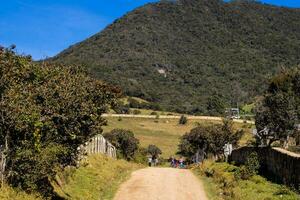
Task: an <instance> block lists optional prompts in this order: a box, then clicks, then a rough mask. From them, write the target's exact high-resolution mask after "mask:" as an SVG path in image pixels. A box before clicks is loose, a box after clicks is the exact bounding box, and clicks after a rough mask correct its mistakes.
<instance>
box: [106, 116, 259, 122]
mask: <svg viewBox="0 0 300 200" xmlns="http://www.w3.org/2000/svg"><path fill="white" fill-rule="evenodd" d="M102 116H103V117H123V118H148V119H155V118H156V115H132V114H102ZM180 117H181V116H180V115H159V118H160V119H179V118H180ZM186 117H187V118H188V119H191V120H212V121H222V120H223V118H222V117H211V116H192V115H186ZM233 121H234V122H237V123H244V122H245V120H241V119H233ZM246 122H247V123H248V124H255V123H254V121H246Z"/></svg>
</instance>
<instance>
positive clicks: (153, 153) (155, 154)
mask: <svg viewBox="0 0 300 200" xmlns="http://www.w3.org/2000/svg"><path fill="white" fill-rule="evenodd" d="M147 152H148V153H149V154H150V155H151V156H152V157H156V158H157V157H158V155H160V154H162V152H161V150H160V148H158V147H157V146H156V145H154V144H150V145H149V146H148V148H147Z"/></svg>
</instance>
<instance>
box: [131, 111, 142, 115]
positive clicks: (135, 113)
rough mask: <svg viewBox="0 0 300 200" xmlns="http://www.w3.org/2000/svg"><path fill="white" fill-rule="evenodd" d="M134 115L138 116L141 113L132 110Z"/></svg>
mask: <svg viewBox="0 0 300 200" xmlns="http://www.w3.org/2000/svg"><path fill="white" fill-rule="evenodd" d="M132 113H133V114H134V115H139V114H141V111H140V110H133V112H132Z"/></svg>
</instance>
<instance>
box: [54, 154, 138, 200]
mask: <svg viewBox="0 0 300 200" xmlns="http://www.w3.org/2000/svg"><path fill="white" fill-rule="evenodd" d="M87 163H88V164H87V165H86V166H82V167H80V168H79V169H74V168H68V169H66V170H65V171H64V172H63V173H62V174H60V175H59V178H57V180H58V181H57V183H56V184H54V186H55V191H56V192H57V193H58V194H59V195H60V196H62V197H64V198H66V199H72V200H73V199H74V200H81V199H84V200H99V199H101V200H109V199H112V198H113V196H114V194H115V192H116V191H117V189H118V187H119V186H120V184H121V183H122V182H123V181H125V180H126V179H127V178H128V177H129V175H130V173H131V172H132V171H134V170H136V169H138V168H141V167H142V166H141V165H137V164H134V163H129V162H126V161H124V160H114V159H111V158H107V157H105V156H102V155H93V156H90V157H89V158H88V160H87Z"/></svg>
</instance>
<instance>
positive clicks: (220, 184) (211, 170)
mask: <svg viewBox="0 0 300 200" xmlns="http://www.w3.org/2000/svg"><path fill="white" fill-rule="evenodd" d="M237 169H238V167H236V166H233V165H230V164H227V163H215V162H211V161H207V162H205V163H204V164H203V165H201V166H197V167H193V168H192V170H193V172H194V173H195V174H196V175H197V176H199V177H200V178H201V179H203V180H204V181H203V183H204V185H205V189H206V192H207V193H208V194H209V193H212V195H211V196H210V199H213V200H216V199H230V200H240V199H243V200H253V199H255V200H282V199H284V200H299V199H300V197H299V195H298V194H296V193H295V192H293V191H291V190H290V189H289V188H287V187H285V186H282V185H278V184H274V183H271V182H269V181H267V180H266V179H265V178H263V177H261V176H258V175H255V176H253V177H251V178H250V179H249V180H241V179H238V180H237V179H235V176H234V172H235V171H236V170H237Z"/></svg>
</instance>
